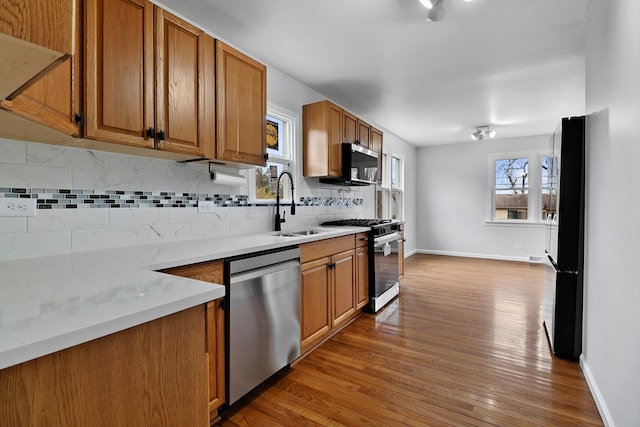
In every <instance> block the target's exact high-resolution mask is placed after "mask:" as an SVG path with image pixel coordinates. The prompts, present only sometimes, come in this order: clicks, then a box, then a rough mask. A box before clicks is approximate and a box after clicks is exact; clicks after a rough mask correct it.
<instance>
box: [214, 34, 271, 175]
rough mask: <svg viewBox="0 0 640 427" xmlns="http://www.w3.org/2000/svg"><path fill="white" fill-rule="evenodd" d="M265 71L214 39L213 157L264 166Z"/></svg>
mask: <svg viewBox="0 0 640 427" xmlns="http://www.w3.org/2000/svg"><path fill="white" fill-rule="evenodd" d="M266 76H267V70H266V67H265V66H264V65H262V64H260V63H259V62H257V61H255V60H254V59H252V58H250V57H248V56H246V55H244V54H242V53H240V52H238V51H236V50H235V49H233V48H232V47H230V46H227V45H225V44H224V43H222V42H220V41H218V40H216V100H217V104H216V109H217V120H216V153H217V155H216V158H217V159H220V160H227V161H230V162H238V163H247V164H254V165H260V166H264V165H265V164H266V160H265V155H266V152H267V134H266V132H267V129H266V115H267V101H266V99H267V97H266V93H267V80H266Z"/></svg>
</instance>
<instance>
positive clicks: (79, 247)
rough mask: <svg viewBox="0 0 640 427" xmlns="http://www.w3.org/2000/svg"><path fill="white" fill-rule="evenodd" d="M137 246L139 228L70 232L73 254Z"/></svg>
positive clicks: (138, 242)
mask: <svg viewBox="0 0 640 427" xmlns="http://www.w3.org/2000/svg"><path fill="white" fill-rule="evenodd" d="M139 244H140V227H131V228H123V229H117V228H109V229H92V230H73V231H72V232H71V250H72V251H73V252H80V251H90V250H94V249H107V248H121V247H126V246H137V245H139Z"/></svg>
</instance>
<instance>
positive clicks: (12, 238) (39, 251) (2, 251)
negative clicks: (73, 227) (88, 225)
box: [0, 231, 71, 260]
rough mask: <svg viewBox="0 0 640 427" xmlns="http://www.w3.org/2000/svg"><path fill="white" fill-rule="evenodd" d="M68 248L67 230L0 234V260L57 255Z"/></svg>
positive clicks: (68, 249)
mask: <svg viewBox="0 0 640 427" xmlns="http://www.w3.org/2000/svg"><path fill="white" fill-rule="evenodd" d="M70 250H71V241H70V237H69V232H68V231H54V232H44V233H15V234H0V260H3V259H17V258H31V257H38V256H47V255H57V254H62V253H67V252H69V251H70Z"/></svg>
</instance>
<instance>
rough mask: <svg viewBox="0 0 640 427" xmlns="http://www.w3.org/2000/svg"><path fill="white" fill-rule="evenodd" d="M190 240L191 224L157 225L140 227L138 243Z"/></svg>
mask: <svg viewBox="0 0 640 427" xmlns="http://www.w3.org/2000/svg"><path fill="white" fill-rule="evenodd" d="M190 238H191V224H157V225H149V226H143V227H141V234H140V243H141V244H143V245H144V244H147V243H162V242H175V241H178V240H189V239H190Z"/></svg>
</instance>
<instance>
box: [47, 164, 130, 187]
mask: <svg viewBox="0 0 640 427" xmlns="http://www.w3.org/2000/svg"><path fill="white" fill-rule="evenodd" d="M72 177H73V179H72V182H73V188H78V189H85V190H98V191H104V190H115V189H117V190H133V191H135V190H140V176H139V175H138V174H136V173H135V172H134V171H126V170H121V171H113V172H111V171H95V170H88V169H73V171H72ZM47 188H50V187H47ZM54 188H55V187H54Z"/></svg>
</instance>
